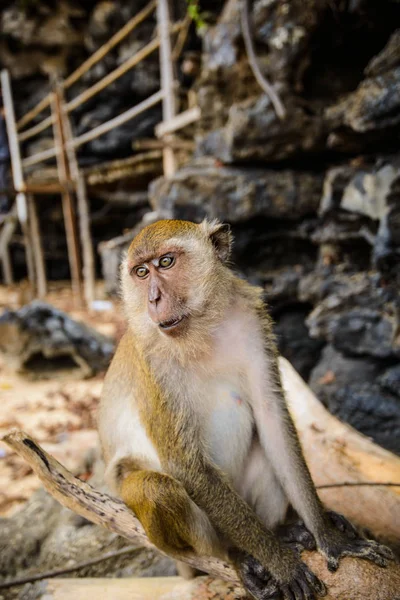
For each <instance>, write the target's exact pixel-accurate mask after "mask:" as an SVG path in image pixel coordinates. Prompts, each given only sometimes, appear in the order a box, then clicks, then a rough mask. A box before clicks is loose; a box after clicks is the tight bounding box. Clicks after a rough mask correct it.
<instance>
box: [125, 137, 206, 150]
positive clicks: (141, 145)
mask: <svg viewBox="0 0 400 600" xmlns="http://www.w3.org/2000/svg"><path fill="white" fill-rule="evenodd" d="M165 146H171V148H173V149H174V150H187V151H188V152H193V151H194V150H195V148H196V143H195V142H192V140H181V139H171V138H170V139H168V140H167V139H163V140H153V139H148V140H146V139H142V140H136V141H134V142H133V144H132V147H133V149H134V150H162V149H163V148H165Z"/></svg>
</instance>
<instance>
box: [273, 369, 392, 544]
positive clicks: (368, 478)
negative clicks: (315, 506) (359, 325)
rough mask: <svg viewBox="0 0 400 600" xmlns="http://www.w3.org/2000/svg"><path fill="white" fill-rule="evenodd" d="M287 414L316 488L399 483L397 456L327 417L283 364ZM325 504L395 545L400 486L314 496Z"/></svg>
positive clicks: (336, 490)
mask: <svg viewBox="0 0 400 600" xmlns="http://www.w3.org/2000/svg"><path fill="white" fill-rule="evenodd" d="M280 366H281V373H282V380H283V383H284V387H285V390H286V397H287V399H288V403H289V408H290V412H291V414H292V416H293V419H294V421H295V424H296V428H297V430H298V432H299V435H300V439H301V442H302V446H303V450H304V453H305V456H306V460H307V463H308V465H309V468H310V471H311V474H312V476H313V479H314V482H315V484H316V486H319V485H325V484H329V483H338V482H356V483H357V482H366V483H368V482H370V483H374V482H382V483H384V482H388V483H390V482H391V483H399V482H400V457H398V456H396V455H395V454H392V453H391V452H389V451H388V450H384V449H383V448H381V447H380V446H378V445H377V444H374V442H372V441H371V440H370V439H369V438H367V437H365V436H363V435H362V434H361V433H359V432H358V431H356V430H355V429H353V428H352V427H350V425H347V424H346V423H342V422H341V421H339V419H337V418H336V417H334V416H333V415H331V414H330V413H329V412H328V411H327V410H326V408H325V407H324V406H323V405H322V404H321V402H319V400H318V399H317V398H316V397H315V395H314V393H313V392H312V391H311V389H310V388H309V387H308V386H307V384H306V383H304V381H303V379H302V378H301V377H300V375H298V373H296V371H295V370H294V369H293V367H292V366H291V365H290V364H289V363H288V362H287V361H285V360H283V359H281V361H280ZM319 495H320V497H321V499H322V500H323V501H324V503H325V504H326V505H327V506H328V507H329V508H331V509H332V510H336V511H337V512H340V513H342V514H344V515H346V517H348V518H349V519H350V520H351V521H353V522H354V523H356V524H358V525H359V526H360V527H363V528H366V529H368V530H370V531H372V533H373V534H374V535H377V536H381V537H383V538H384V539H386V540H388V541H392V542H393V543H394V544H399V540H400V487H384V486H382V487H379V486H371V487H368V486H366V487H340V488H330V489H325V490H321V491H319Z"/></svg>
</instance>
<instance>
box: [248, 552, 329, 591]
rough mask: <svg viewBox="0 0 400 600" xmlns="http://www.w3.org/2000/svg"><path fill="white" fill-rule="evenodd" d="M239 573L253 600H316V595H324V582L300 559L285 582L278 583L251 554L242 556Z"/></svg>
mask: <svg viewBox="0 0 400 600" xmlns="http://www.w3.org/2000/svg"><path fill="white" fill-rule="evenodd" d="M240 575H241V578H242V582H243V584H244V586H245V588H246V590H247V591H248V592H249V593H250V594H251V595H252V597H253V598H255V600H278V599H279V600H281V599H282V600H316V599H317V597H318V596H325V595H326V587H325V584H324V583H323V582H322V581H320V580H319V579H318V577H316V575H314V573H313V572H312V571H311V570H310V569H309V568H308V567H307V565H306V564H304V563H303V562H300V561H299V562H298V565H297V568H296V569H295V571H294V574H293V575H292V576H291V577H289V578H288V581H286V582H285V583H278V581H277V580H276V579H275V578H274V577H273V576H272V574H271V573H270V572H269V571H268V570H267V569H265V568H264V567H263V566H262V565H261V564H260V563H259V562H258V561H257V560H255V559H254V558H253V557H252V556H246V557H245V558H244V560H243V562H242V563H241V565H240Z"/></svg>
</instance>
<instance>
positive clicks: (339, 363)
mask: <svg viewBox="0 0 400 600" xmlns="http://www.w3.org/2000/svg"><path fill="white" fill-rule="evenodd" d="M383 368H384V367H383V366H382V364H380V363H379V362H377V361H376V360H374V359H373V358H368V357H365V358H360V357H349V356H345V355H344V354H342V353H341V352H338V351H337V350H336V349H335V348H334V347H333V346H332V345H331V344H328V345H327V346H326V347H325V348H324V349H323V351H322V354H321V358H320V361H319V362H318V364H317V365H316V366H315V368H314V369H313V370H312V372H311V375H310V379H309V385H310V387H311V389H312V390H313V392H314V393H315V394H316V395H317V396H318V398H319V400H321V402H323V404H325V406H328V407H329V405H330V403H331V401H332V402H333V401H334V400H332V399H334V398H335V397H336V394H337V393H338V391H339V390H341V389H342V388H344V387H346V386H348V385H350V384H357V385H358V384H362V383H367V384H369V383H371V384H372V383H374V382H375V381H376V379H377V377H378V376H379V374H380V373H381V372H382V369H383Z"/></svg>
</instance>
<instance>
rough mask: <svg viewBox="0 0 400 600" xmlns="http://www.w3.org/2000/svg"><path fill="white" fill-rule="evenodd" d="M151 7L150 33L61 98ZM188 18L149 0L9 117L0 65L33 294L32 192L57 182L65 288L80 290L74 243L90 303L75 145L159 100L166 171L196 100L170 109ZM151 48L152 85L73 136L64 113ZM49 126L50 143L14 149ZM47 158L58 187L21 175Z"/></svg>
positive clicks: (36, 244) (40, 281) (162, 0)
mask: <svg viewBox="0 0 400 600" xmlns="http://www.w3.org/2000/svg"><path fill="white" fill-rule="evenodd" d="M155 9H156V10H157V24H158V27H157V35H156V37H155V38H154V39H153V40H151V41H150V42H149V43H147V44H146V45H145V46H143V47H142V48H141V49H140V50H139V51H138V52H136V53H135V54H133V55H132V56H130V57H128V58H127V59H126V60H125V61H124V62H123V63H122V64H121V65H119V66H118V67H117V68H116V69H114V70H113V71H111V72H110V73H108V74H107V75H106V76H105V77H103V78H102V79H100V80H99V81H97V82H96V83H95V84H93V85H92V86H91V87H89V88H87V89H86V90H84V91H83V92H81V93H80V94H79V95H77V96H75V97H73V98H71V99H70V100H69V101H66V100H65V93H66V91H67V90H69V89H70V88H71V86H72V85H73V84H75V83H76V82H77V81H79V80H80V79H81V77H82V76H83V75H84V74H85V73H87V71H89V69H91V68H92V67H93V66H94V65H96V64H97V63H98V62H99V61H100V60H102V59H103V58H104V57H105V56H106V55H107V54H108V53H109V52H110V50H112V49H113V48H114V47H115V46H116V45H117V44H119V43H120V42H121V41H122V40H124V39H125V38H126V37H127V36H128V35H129V34H130V33H131V32H132V31H134V29H135V28H136V27H137V26H138V25H139V24H140V23H142V22H143V21H144V20H145V19H146V18H148V17H149V16H150V15H151V14H152V13H153V11H154V10H155ZM189 25H190V19H189V17H187V18H186V19H184V20H183V21H180V22H177V23H174V24H172V23H171V21H170V17H169V10H168V0H151V1H150V2H149V4H148V5H147V6H146V7H145V8H143V9H142V10H141V11H140V12H139V13H138V14H137V15H135V16H134V17H133V18H132V19H130V21H128V23H126V24H125V25H124V27H123V28H122V29H121V30H120V31H118V32H117V33H116V34H115V35H114V36H113V37H112V38H111V39H110V40H108V42H107V43H106V44H104V45H103V46H102V47H101V48H99V49H98V50H97V51H96V52H95V53H94V54H93V55H92V56H90V57H89V58H88V59H87V60H86V61H85V62H84V63H83V64H82V65H80V67H79V68H78V69H76V70H75V71H74V72H73V73H72V74H71V75H69V76H68V77H67V78H66V79H65V80H64V81H62V82H59V83H57V84H55V85H54V89H53V90H52V91H51V92H50V93H49V94H47V95H46V96H45V97H44V98H43V99H42V100H41V101H40V102H39V103H38V104H37V105H36V106H35V107H34V108H32V109H31V110H29V111H28V112H27V113H26V114H25V115H23V116H22V117H21V118H20V119H19V120H18V121H17V122H16V120H15V116H14V108H13V100H12V91H11V85H10V79H9V75H8V73H7V71H2V73H1V85H2V89H3V98H4V105H5V113H6V122H7V131H8V138H9V144H10V154H11V163H12V172H13V182H14V188H15V191H16V205H17V213H18V219H19V221H20V224H21V227H22V231H23V235H24V238H25V248H26V256H27V265H28V276H29V279H30V280H31V281H32V283H33V284H34V285H35V287H36V290H37V294H38V296H39V297H43V296H44V295H45V294H46V289H47V282H46V276H45V269H44V260H43V252H42V249H41V241H40V229H39V226H38V223H37V218H36V210H35V200H34V195H35V194H46V193H54V191H55V188H57V190H56V191H58V192H59V193H61V196H62V201H63V212H64V221H65V228H66V233H67V242H68V256H69V263H70V270H71V278H72V285H73V290H74V292H75V295H76V297H77V298H82V281H81V279H82V278H81V271H82V267H81V262H82V260H81V248H82V254H83V280H84V297H85V300H86V303H87V304H90V303H91V302H92V300H93V299H94V278H95V274H94V257H93V248H92V244H91V241H90V239H91V238H90V228H89V220H90V219H89V209H88V201H87V194H86V184H85V180H84V177H83V176H82V175H81V173H80V169H79V165H78V161H77V158H76V153H75V151H76V149H77V148H79V147H80V146H82V145H83V144H86V143H87V142H89V141H92V140H94V139H96V138H98V137H100V136H102V135H104V134H105V133H107V132H109V131H111V130H113V129H115V128H116V127H119V126H120V125H122V124H124V123H126V122H127V121H129V120H131V119H133V118H135V117H137V116H138V115H139V114H141V113H143V112H144V111H146V110H148V109H149V108H151V107H152V106H154V105H156V104H158V103H162V109H163V111H162V114H163V120H162V122H161V123H160V124H159V125H158V126H157V127H156V135H157V137H159V138H161V140H162V141H163V142H164V143H163V168H164V175H165V176H166V177H168V176H170V175H172V174H173V173H174V171H175V168H176V165H175V152H174V145H173V143H172V140H171V134H172V132H174V131H177V130H178V129H180V128H182V127H184V126H186V125H188V124H190V123H193V122H194V121H196V120H197V119H198V118H199V116H200V111H199V109H198V108H197V107H193V108H189V109H188V110H186V111H184V112H182V113H180V114H179V115H177V114H176V98H175V87H176V84H175V81H174V75H173V58H174V59H176V58H177V57H178V56H179V53H180V51H181V50H182V48H183V45H184V40H185V37H186V35H187V33H188V29H189ZM176 33H178V40H177V42H176V44H175V48H174V49H172V47H171V35H173V34H176ZM157 49H159V53H160V75H161V84H160V90H159V91H158V92H156V93H154V94H153V95H152V96H150V97H149V98H147V99H145V100H143V101H142V102H140V103H139V104H137V105H136V106H133V107H131V108H129V109H128V110H126V111H125V112H123V113H121V114H119V115H118V116H116V117H113V118H112V119H110V120H108V121H106V122H105V123H102V124H101V125H98V126H97V127H95V128H94V129H92V130H90V131H87V132H85V133H83V134H81V135H80V136H77V137H74V136H73V133H72V127H71V123H70V120H69V115H70V114H71V113H72V112H73V111H74V110H75V109H76V108H78V107H79V106H81V105H82V104H84V103H85V102H87V101H88V100H89V99H91V98H93V97H94V96H95V95H97V94H98V93H99V92H101V91H103V90H105V89H106V88H107V87H108V86H109V85H110V84H111V83H113V82H114V81H116V80H117V79H119V78H120V77H121V76H122V75H125V74H126V73H127V72H128V71H129V70H130V69H132V68H134V67H135V66H136V65H138V64H139V63H140V62H141V61H142V60H144V59H145V58H147V57H148V56H149V55H150V54H151V53H153V52H154V51H156V50H157ZM48 109H50V112H51V114H50V116H47V117H45V118H44V119H43V120H41V121H40V122H39V123H36V124H35V125H33V126H32V127H30V128H28V129H25V127H26V126H27V125H29V124H30V123H31V122H32V121H33V120H34V119H35V118H36V117H37V116H38V115H40V114H41V113H42V112H44V111H45V110H48ZM50 127H52V128H53V141H54V145H53V147H51V148H48V149H46V150H44V151H41V152H37V153H35V154H32V155H30V156H26V157H25V158H22V157H21V150H20V145H21V143H23V142H26V141H27V140H29V139H31V138H33V137H35V136H37V135H38V134H40V133H42V132H43V131H45V130H46V129H48V128H50ZM53 158H56V160H57V170H58V187H57V185H56V186H55V185H54V183H53V184H52V185H48V184H43V185H40V184H34V185H33V184H27V183H26V182H25V179H24V169H25V168H27V167H31V166H33V165H36V164H39V163H42V162H44V161H47V160H50V159H53ZM99 168H101V165H99ZM73 194H75V196H76V198H77V209H78V216H79V225H80V244H79V239H78V237H79V236H78V233H77V225H76V219H75V203H74V199H73ZM0 251H1V247H0ZM4 252H6V250H4ZM7 268H8V267H7Z"/></svg>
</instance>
